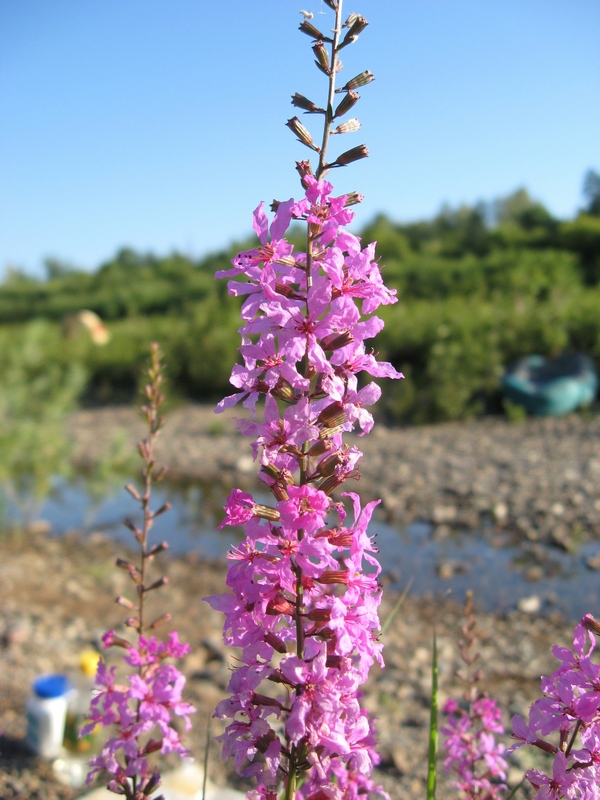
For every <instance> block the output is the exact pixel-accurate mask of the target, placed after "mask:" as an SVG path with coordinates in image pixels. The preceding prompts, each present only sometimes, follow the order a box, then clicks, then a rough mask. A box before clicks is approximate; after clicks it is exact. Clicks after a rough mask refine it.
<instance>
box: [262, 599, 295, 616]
mask: <svg viewBox="0 0 600 800" xmlns="http://www.w3.org/2000/svg"><path fill="white" fill-rule="evenodd" d="M295 610H296V607H295V606H294V605H292V603H290V601H289V600H286V599H285V597H284V596H283V595H278V596H277V597H275V598H274V599H273V600H271V601H270V602H269V604H268V605H267V614H269V615H270V616H275V615H277V614H293V613H294V612H295Z"/></svg>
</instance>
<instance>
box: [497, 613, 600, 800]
mask: <svg viewBox="0 0 600 800" xmlns="http://www.w3.org/2000/svg"><path fill="white" fill-rule="evenodd" d="M595 634H600V622H598V620H596V619H594V617H592V615H591V614H585V616H584V617H582V619H581V622H580V623H579V625H577V626H576V628H575V631H574V634H573V647H572V648H568V647H558V646H555V647H553V648H552V653H553V654H554V655H555V656H556V658H557V659H558V660H559V662H560V663H559V665H558V667H557V668H556V670H555V671H554V672H553V673H552V675H550V676H549V677H542V679H541V689H542V694H543V696H542V697H541V698H539V699H538V700H536V701H535V702H534V703H533V704H532V706H531V708H530V709H529V718H528V720H527V721H525V719H523V717H520V716H518V715H517V716H514V717H513V718H512V728H513V731H512V735H513V738H514V739H517V740H518V742H517V744H515V745H513V746H512V747H511V748H509V750H508V751H507V752H508V753H511V752H513V751H514V750H516V749H517V748H519V747H523V746H529V747H537V748H539V749H540V750H543V751H544V752H546V753H548V754H549V755H551V756H553V763H552V774H551V775H549V774H546V773H544V772H541V771H540V770H537V769H530V770H528V771H527V772H526V773H525V777H526V778H527V780H528V781H529V783H530V784H531V785H532V786H533V787H534V789H536V790H537V794H536V795H535V798H536V799H537V800H559V799H560V798H583V799H584V800H596V799H597V798H598V797H600V665H598V664H597V663H594V661H593V660H592V655H593V654H594V651H595V649H596V636H595ZM549 737H552V739H553V740H554V741H550V740H549Z"/></svg>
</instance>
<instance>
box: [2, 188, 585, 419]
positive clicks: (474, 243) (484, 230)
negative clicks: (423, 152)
mask: <svg viewBox="0 0 600 800" xmlns="http://www.w3.org/2000/svg"><path fill="white" fill-rule="evenodd" d="M594 209H595V206H593V204H590V207H589V209H588V210H592V211H594ZM362 236H363V240H365V241H371V240H373V239H375V240H377V242H378V249H377V252H378V254H379V256H380V258H381V263H382V264H383V265H384V270H383V274H384V279H385V280H386V282H387V283H388V284H389V285H390V286H392V287H394V288H396V289H397V290H398V298H399V302H398V304H397V305H395V306H390V307H386V308H384V309H383V312H382V316H383V317H384V318H385V322H386V328H385V330H384V332H383V333H382V334H381V335H380V337H379V339H378V341H377V345H376V347H377V350H378V351H379V354H380V357H381V358H384V359H386V360H390V361H392V362H393V363H394V365H395V366H396V367H397V368H399V369H401V370H402V371H403V372H404V373H405V375H406V380H404V381H402V382H400V383H399V384H398V385H395V386H394V387H390V386H388V387H387V388H386V392H385V394H384V398H385V399H384V402H383V405H382V408H383V411H384V413H386V414H387V415H388V416H389V417H391V418H392V419H393V420H396V421H411V422H428V421H438V420H447V419H461V418H464V417H467V416H470V415H474V414H480V413H484V412H492V413H497V412H500V411H502V398H501V394H500V376H501V374H502V371H503V369H504V367H505V366H506V365H507V364H509V363H510V362H512V361H514V360H516V359H517V358H519V357H520V356H522V355H524V354H526V353H533V352H535V353H541V354H545V355H553V354H558V353H559V352H561V351H563V350H569V349H573V350H582V351H584V352H586V353H588V354H590V355H591V356H592V357H593V358H595V359H596V361H597V362H598V363H600V335H599V330H600V328H599V320H600V217H598V216H597V215H596V214H595V213H587V214H581V215H579V216H578V217H577V218H576V219H574V220H572V221H568V222H561V221H559V220H556V219H554V218H552V216H551V215H550V214H549V213H548V211H547V210H546V209H544V208H543V206H541V205H540V204H539V203H536V202H535V201H532V200H531V199H530V198H529V197H528V195H527V193H526V192H524V191H523V190H521V191H519V192H516V193H515V194H514V195H512V196H511V197H509V198H505V199H504V200H502V201H499V202H497V203H495V204H492V205H488V206H485V205H484V204H481V205H479V206H477V207H475V208H462V209H457V210H452V209H444V210H443V211H442V212H441V213H440V214H439V215H438V216H437V217H436V218H435V219H434V220H432V221H430V222H420V223H411V224H409V225H399V224H396V223H393V222H392V221H390V220H389V219H387V218H386V217H383V216H379V217H378V218H376V219H375V220H374V221H373V222H372V223H371V224H370V225H368V226H367V228H366V229H365V230H364V231H363V232H362ZM250 246H253V242H243V243H238V244H237V245H233V246H232V247H231V248H230V249H229V250H228V251H224V252H221V253H218V254H216V255H212V256H209V257H207V258H205V259H203V260H201V261H198V262H194V261H192V260H190V259H187V258H185V257H184V256H181V255H178V254H173V255H170V256H168V257H166V258H157V257H155V256H151V255H140V254H136V253H134V252H133V251H131V250H127V249H124V250H121V251H120V252H119V253H118V254H117V256H116V257H115V258H114V259H113V260H112V261H110V262H108V263H106V264H104V265H102V266H101V267H100V268H99V270H98V271H97V272H95V273H93V274H89V273H86V272H83V271H78V270H75V269H72V268H70V267H68V266H65V265H61V264H59V263H57V262H56V261H53V262H49V263H48V265H47V269H48V277H47V279H46V280H33V279H31V278H28V277H26V276H23V275H20V274H18V273H14V272H13V273H12V274H11V275H9V277H8V278H7V279H6V280H5V282H4V284H3V285H1V286H0V349H1V350H2V351H3V352H7V349H10V348H12V349H13V350H14V349H15V348H18V346H19V345H18V342H19V341H20V340H22V339H23V337H24V336H25V333H24V332H25V330H26V328H27V327H28V325H29V324H31V323H30V322H29V321H30V320H32V319H35V318H37V319H38V320H39V319H41V320H44V321H43V322H42V323H38V325H39V324H43V326H45V327H44V329H45V335H44V337H42V338H43V342H42V343H41V345H40V346H42V347H43V350H44V359H45V361H46V363H48V364H56V365H57V366H58V367H60V368H61V369H65V370H67V369H69V368H71V367H73V366H74V365H79V366H81V367H82V368H84V369H85V371H86V372H87V374H88V376H89V382H88V385H87V388H86V390H85V392H84V393H83V399H84V400H85V401H86V402H130V401H132V400H133V399H134V398H135V396H136V392H137V383H138V379H139V374H140V366H141V364H142V363H144V361H145V359H146V356H147V348H148V343H149V342H150V341H151V340H156V341H158V342H159V343H160V345H161V348H162V350H163V352H164V354H165V362H166V364H167V373H168V379H169V381H170V383H171V391H172V393H173V394H174V395H175V396H179V397H181V398H186V397H187V398H193V399H198V400H199V399H210V400H213V399H216V398H218V397H220V396H222V395H223V394H228V393H230V391H231V387H230V386H229V383H228V378H229V373H230V369H231V365H232V363H233V361H234V359H235V352H236V348H237V347H238V346H239V336H238V334H237V328H238V327H239V316H238V312H239V305H240V302H239V300H235V299H234V298H230V297H229V296H228V295H227V289H226V282H225V281H214V279H213V275H214V272H215V270H217V269H223V268H227V267H228V266H229V262H230V259H231V257H232V256H233V255H234V254H235V252H237V251H238V250H240V249H243V248H246V247H250ZM84 308H85V309H90V310H92V311H95V312H97V313H98V314H99V315H100V317H101V318H102V319H103V320H105V322H106V323H107V325H108V328H109V331H110V334H111V339H110V342H109V343H108V344H106V345H105V346H103V347H97V346H95V345H93V344H92V342H91V341H90V340H89V339H88V338H87V337H85V336H80V337H77V338H75V339H65V338H64V337H63V336H62V334H61V326H60V322H61V320H62V319H63V318H64V316H65V315H66V314H68V313H72V312H74V311H77V310H80V309H84ZM4 361H5V362H6V359H5V360H4ZM5 368H6V367H5V365H4V366H3V364H2V359H0V378H1V377H2V376H3V374H4V371H5ZM65 374H66V373H65Z"/></svg>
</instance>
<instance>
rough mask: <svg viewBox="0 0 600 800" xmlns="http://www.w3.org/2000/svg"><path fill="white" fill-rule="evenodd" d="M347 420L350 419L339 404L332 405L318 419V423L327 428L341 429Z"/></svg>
mask: <svg viewBox="0 0 600 800" xmlns="http://www.w3.org/2000/svg"><path fill="white" fill-rule="evenodd" d="M347 420H348V417H347V416H346V412H345V411H344V406H343V405H342V403H339V402H335V403H330V404H329V405H328V406H326V407H325V408H324V409H323V411H321V413H320V414H319V416H318V417H317V422H319V423H320V424H321V425H323V427H325V428H339V426H340V425H343V424H344V423H345V422H346V421H347Z"/></svg>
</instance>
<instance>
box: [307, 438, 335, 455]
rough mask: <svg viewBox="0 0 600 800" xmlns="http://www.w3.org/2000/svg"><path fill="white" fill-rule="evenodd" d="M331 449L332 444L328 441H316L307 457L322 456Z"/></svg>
mask: <svg viewBox="0 0 600 800" xmlns="http://www.w3.org/2000/svg"><path fill="white" fill-rule="evenodd" d="M331 448H332V443H331V441H330V440H328V439H318V440H317V441H316V442H315V444H313V446H312V447H311V448H310V450H309V451H308V455H309V456H311V457H314V456H322V455H323V454H324V453H327V452H328V451H329V450H331Z"/></svg>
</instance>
